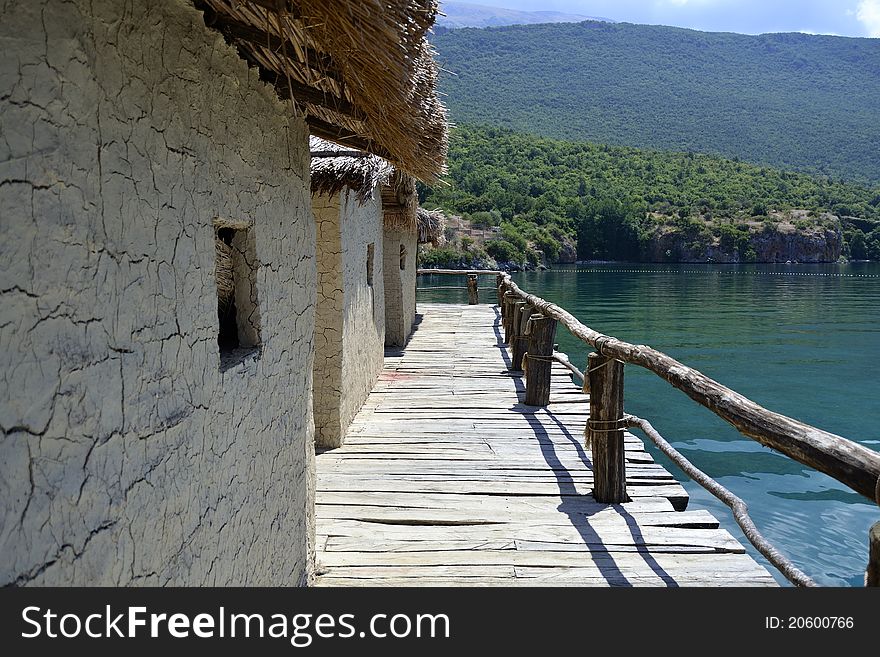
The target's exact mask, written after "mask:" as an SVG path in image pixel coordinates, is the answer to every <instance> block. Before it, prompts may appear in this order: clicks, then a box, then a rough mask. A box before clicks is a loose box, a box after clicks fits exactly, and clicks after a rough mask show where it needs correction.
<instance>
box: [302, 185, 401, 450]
mask: <svg viewBox="0 0 880 657" xmlns="http://www.w3.org/2000/svg"><path fill="white" fill-rule="evenodd" d="M312 203H313V211H314V214H315V223H316V225H317V226H318V280H319V292H318V307H317V311H316V320H315V346H316V349H315V352H316V359H315V427H316V429H315V435H316V442H317V444H318V446H320V447H338V446H340V445H341V444H342V443H343V442H344V439H345V432H346V430H347V429H348V425H349V424H351V421H352V419H353V418H354V416H355V414H356V413H357V411H358V410H359V409H360V407H361V406H362V405H363V403H364V400H366V398H367V395H368V394H369V393H370V390H372V388H373V384H374V383H375V382H376V379H377V378H378V376H379V372H380V371H381V370H382V362H383V355H384V342H385V284H384V276H383V273H382V264H383V259H382V202H381V200H380V199H379V195H378V193H375V194H374V196H373V198H372V199H370V200H369V201H368V202H367V203H365V204H364V205H360V204H358V202H357V200H356V199H355V196H354V194H353V193H351V192H349V191H348V190H345V191H343V192H341V193H340V194H338V195H335V196H334V197H333V198H331V199H328V198H326V197H320V196H319V197H314V198H313V199H312ZM369 244H373V249H374V255H373V285H372V286H370V285H367V245H369Z"/></svg>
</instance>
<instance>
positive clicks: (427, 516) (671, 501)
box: [317, 304, 775, 586]
mask: <svg viewBox="0 0 880 657" xmlns="http://www.w3.org/2000/svg"><path fill="white" fill-rule="evenodd" d="M419 309H420V311H421V313H422V321H421V323H420V324H419V325H418V328H417V330H416V332H415V333H414V335H413V337H412V340H411V341H410V343H409V345H408V346H407V347H406V349H405V350H403V351H399V352H389V353H387V354H386V358H385V369H384V372H383V374H382V376H381V378H380V380H379V382H378V384H377V385H376V387H375V389H374V390H373V392H372V393H371V395H370V397H369V399H368V400H367V402H366V404H365V405H364V407H363V409H362V410H361V411H360V413H359V414H358V415H357V417H356V418H355V420H354V423H353V424H352V426H351V428H350V429H349V432H348V436H347V439H346V444H345V445H344V446H343V447H342V448H340V449H336V450H331V451H327V452H324V453H322V454H318V457H317V478H318V481H317V550H318V552H317V559H318V572H319V576H318V578H317V584H318V585H320V586H407V585H409V586H431V585H456V586H487V585H488V586H522V585H526V586H563V585H567V586H589V585H594V586H608V585H611V586H729V585H735V586H773V585H775V581H774V579H773V577H772V576H771V575H770V574H769V573H768V572H767V571H766V570H765V569H764V568H763V567H762V566H760V565H758V564H757V563H756V562H755V561H754V560H753V559H752V558H751V557H750V556H749V555H747V554H746V553H745V550H744V549H743V547H742V545H740V544H739V542H738V541H737V540H736V539H734V538H733V537H732V536H731V535H730V534H729V533H728V532H727V531H725V530H723V529H720V528H719V526H718V521H717V520H716V519H715V518H714V517H712V515H711V514H709V513H708V512H706V511H703V510H691V511H684V510H683V509H684V508H685V506H686V505H687V501H688V497H687V493H686V492H685V491H684V489H683V488H682V487H681V486H680V485H679V484H678V483H677V482H676V481H675V479H673V477H672V476H671V475H670V474H669V473H668V472H667V471H666V470H665V469H664V468H663V467H661V466H660V465H658V464H656V463H654V460H653V459H652V458H651V456H650V455H649V454H648V453H647V452H646V451H645V449H644V445H643V444H642V442H641V441H640V440H639V439H638V438H636V437H635V436H633V435H630V434H627V452H626V453H627V474H628V476H629V480H628V493H629V496H630V497H631V499H632V502H630V503H627V504H622V505H607V504H599V503H597V502H595V501H594V500H593V498H592V496H591V487H592V473H591V470H590V454H589V450H587V451H585V450H584V448H583V442H584V438H583V430H584V426H585V424H586V420H587V411H588V408H589V404H588V403H587V399H588V398H587V397H586V396H585V395H584V394H583V393H582V392H580V391H579V390H578V389H577V388H575V387H574V386H573V385H572V383H571V379H570V377H569V376H568V375H567V374H566V372H565V370H564V369H563V368H562V367H561V366H559V369H558V371H555V370H554V375H553V383H552V387H551V403H550V405H549V406H548V407H547V408H534V407H528V406H524V405H522V404H521V403H520V401H521V400H522V397H523V394H524V391H523V383H522V380H521V377H520V376H518V375H511V374H509V373H508V372H507V367H506V362H507V361H508V360H509V356H508V351H507V349H506V348H505V347H503V346H502V345H501V344H500V343H501V337H502V335H501V330H500V328H499V324H500V318H499V316H498V311H497V307H493V306H488V305H480V306H460V305H450V304H420V305H419Z"/></svg>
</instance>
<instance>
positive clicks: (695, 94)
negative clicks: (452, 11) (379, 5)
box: [433, 22, 880, 184]
mask: <svg viewBox="0 0 880 657" xmlns="http://www.w3.org/2000/svg"><path fill="white" fill-rule="evenodd" d="M433 43H434V45H435V47H436V48H437V50H438V53H439V55H438V56H439V59H440V62H441V65H442V67H443V68H444V69H445V70H449V71H452V73H453V75H450V74H444V75H443V76H442V78H441V88H442V91H443V92H444V93H445V94H446V100H447V104H448V106H449V108H450V114H451V118H452V120H453V122H456V123H463V124H481V125H487V126H497V127H506V128H511V129H515V130H518V131H523V132H531V133H534V134H539V135H543V136H548V137H555V138H560V139H568V140H577V141H592V142H600V143H609V144H615V145H624V146H633V147H637V148H648V149H659V150H677V151H695V152H707V153H713V154H717V155H721V156H724V157H732V158H736V157H739V158H742V159H744V160H747V161H749V162H753V163H756V164H767V165H771V166H775V167H781V168H784V169H787V170H795V171H803V172H808V173H812V174H821V175H830V176H835V177H845V178H847V179H850V180H854V181H859V182H866V183H870V184H876V183H877V182H880V40H877V39H860V38H856V37H836V36H826V35H807V34H802V33H772V34H765V35H757V36H751V35H740V34H736V33H728V32H699V31H696V30H690V29H686V28H673V27H665V26H650V25H635V24H631V23H599V22H584V23H559V24H552V25H529V26H504V27H493V28H487V29H476V28H463V29H460V30H452V31H449V32H447V33H444V34H441V35H437V36H436V37H435V38H434V39H433Z"/></svg>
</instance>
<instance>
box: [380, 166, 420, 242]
mask: <svg viewBox="0 0 880 657" xmlns="http://www.w3.org/2000/svg"><path fill="white" fill-rule="evenodd" d="M417 207H418V197H417V196H416V181H415V180H413V177H412V176H410V175H408V174H406V173H403V172H402V171H398V170H396V169H395V171H394V173H393V174H392V175H391V177H390V178H389V179H388V182H386V183H385V184H384V185H383V186H382V212H384V214H385V217H384V223H385V228H388V229H391V230H400V231H413V232H415V230H416V208H417Z"/></svg>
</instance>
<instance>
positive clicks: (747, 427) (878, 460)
mask: <svg viewBox="0 0 880 657" xmlns="http://www.w3.org/2000/svg"><path fill="white" fill-rule="evenodd" d="M502 277H503V283H502V285H503V286H504V287H505V288H506V290H507V291H509V292H513V293H514V294H515V295H516V296H517V297H519V298H520V299H522V300H523V301H526V302H527V303H528V304H529V305H531V306H532V307H533V308H534V310H535V312H539V313H541V314H543V315H545V316H547V317H552V318H553V319H555V320H557V321H558V322H560V323H562V324H563V325H564V326H565V328H566V329H568V331H569V333H571V334H572V335H573V336H574V337H576V338H578V339H580V340H581V341H583V342H585V343H587V344H589V345H590V346H592V347H593V348H595V349H596V351H597V352H598V353H599V354H601V355H603V356H607V357H610V358H616V359H617V360H620V361H622V362H624V363H629V364H632V365H638V366H639V367H642V368H644V369H646V370H649V371H651V372H653V373H654V374H656V375H657V376H659V377H660V378H661V379H663V380H665V381H666V382H667V383H669V384H671V385H672V386H674V387H675V388H678V389H679V390H681V391H682V392H684V393H685V394H686V395H687V396H688V397H690V398H691V399H693V400H694V401H695V402H697V403H698V404H700V405H701V406H704V407H706V408H708V409H709V410H710V411H712V412H713V413H715V414H716V415H717V416H718V417H720V418H721V419H723V420H725V421H726V422H728V423H729V424H731V425H733V426H734V428H736V429H737V430H738V431H739V432H740V433H741V434H743V435H745V436H748V437H749V438H752V439H754V440H757V441H758V442H759V443H761V444H762V445H764V446H766V447H770V448H772V449H775V450H777V451H779V452H781V453H783V454H785V455H786V456H788V457H790V458H792V459H794V460H795V461H798V462H799V463H801V464H803V465H807V466H809V467H811V468H814V469H816V470H819V471H820V472H824V473H825V474H827V475H829V476H830V477H833V478H834V479H836V480H837V481H839V482H841V483H842V484H845V485H846V486H849V487H850V488H851V489H852V490H854V491H856V492H857V493H859V494H861V495H864V496H865V497H867V498H868V499H869V500H871V501H873V502H875V503H877V504H880V453H878V452H875V451H873V450H870V449H868V448H867V447H864V446H862V445H859V444H858V443H856V442H853V441H851V440H847V439H846V438H844V437H843V436H838V435H837V434H833V433H830V432H828V431H824V430H822V429H817V428H816V427H813V426H810V425H809V424H806V423H804V422H800V421H799V420H795V419H793V418H790V417H787V416H785V415H782V414H781V413H776V412H773V411H770V410H767V409H766V408H764V407H763V406H760V405H759V404H757V403H755V402H753V401H752V400H751V399H749V398H748V397H746V396H744V395H741V394H740V393H738V392H736V391H735V390H731V389H730V388H728V387H727V386H724V385H722V384H720V383H718V382H717V381H715V380H714V379H711V378H709V377H708V376H706V375H705V374H703V373H702V372H700V371H698V370H695V369H693V368H692V367H688V366H687V365H685V364H683V363H681V362H679V361H677V360H675V359H674V358H672V357H671V356H667V355H666V354H664V353H663V352H661V351H657V350H656V349H652V348H651V347H649V346H647V345H634V344H630V343H629V342H624V341H623V340H619V339H617V338H615V337H612V336H609V335H605V334H603V333H599V332H598V331H595V330H593V329H591V328H590V327H588V326H585V325H584V324H582V323H581V322H580V321H578V320H577V319H576V318H575V317H574V316H573V315H572V314H571V313H569V312H568V311H566V310H565V309H563V308H561V307H559V306H557V305H556V304H554V303H550V302H549V301H545V300H544V299H542V298H540V297H537V296H535V295H533V294H529V293H527V292H524V291H523V290H522V289H520V287H519V286H518V285H517V284H516V283H514V282H513V280H512V279H511V277H510V274H502Z"/></svg>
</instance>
